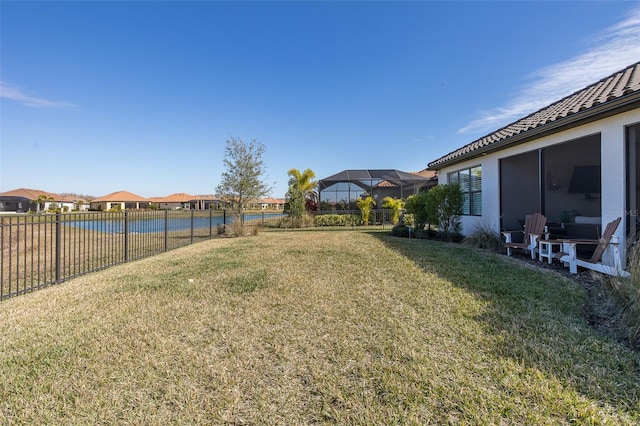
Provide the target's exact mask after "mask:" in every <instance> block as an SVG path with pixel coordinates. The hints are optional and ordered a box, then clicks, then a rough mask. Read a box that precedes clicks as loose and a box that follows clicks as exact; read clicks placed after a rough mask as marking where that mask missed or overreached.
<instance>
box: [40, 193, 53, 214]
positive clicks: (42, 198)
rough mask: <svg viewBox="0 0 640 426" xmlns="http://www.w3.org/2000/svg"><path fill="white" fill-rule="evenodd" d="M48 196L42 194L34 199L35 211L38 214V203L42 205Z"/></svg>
mask: <svg viewBox="0 0 640 426" xmlns="http://www.w3.org/2000/svg"><path fill="white" fill-rule="evenodd" d="M49 198H51V197H48V196H46V195H44V194H42V195H39V196H38V199H37V200H36V213H38V214H39V213H40V205H41V204H42V207H44V202H45V201H47V200H48V199H49Z"/></svg>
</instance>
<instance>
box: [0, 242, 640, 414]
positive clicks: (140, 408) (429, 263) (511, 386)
mask: <svg viewBox="0 0 640 426" xmlns="http://www.w3.org/2000/svg"><path fill="white" fill-rule="evenodd" d="M584 303H585V296H584V293H583V290H582V288H580V287H579V286H578V285H576V284H575V283H573V282H571V281H568V280H566V279H563V278H561V277H559V276H558V275H555V274H553V273H550V272H547V271H537V270H534V269H532V268H527V267H520V266H518V264H517V263H516V262H512V261H510V260H509V259H507V258H506V257H505V256H502V255H495V254H491V253H487V252H483V251H478V250H472V249H469V248H465V247H462V246H459V245H444V244H441V243H437V242H433V241H426V240H407V239H396V238H393V237H391V236H389V235H388V233H382V232H371V233H363V232H351V231H343V232H277V233H276V232H270V233H262V234H260V235H258V236H255V237H248V238H239V239H215V240H210V241H206V242H202V243H199V244H195V245H192V246H189V247H184V248H181V249H177V250H174V251H171V252H168V253H164V254H161V255H158V256H155V257H153V258H147V259H144V260H140V261H137V262H132V263H129V264H125V265H121V266H117V267H114V268H111V269H108V270H105V271H102V272H98V273H94V274H91V275H87V276H84V277H81V278H78V279H75V280H72V281H69V282H66V283H64V284H61V285H59V286H56V287H51V288H49V289H45V290H41V291H38V292H35V293H32V294H27V295H24V296H20V297H18V298H13V299H9V300H6V301H3V302H2V303H0V318H1V323H0V366H1V369H0V419H1V420H0V424H4V423H8V424H51V423H61V424H97V423H108V424H163V425H164V424H223V423H232V424H287V425H290V424H309V423H338V424H362V425H369V424H398V423H400V424H425V423H430V422H431V423H435V424H443V423H445V424H446V423H455V424H460V423H467V424H514V423H515V424H564V423H578V424H584V423H588V424H592V423H593V424H637V423H638V422H640V401H639V399H640V354H638V353H637V352H633V351H631V350H629V349H628V348H626V347H624V346H622V345H620V344H618V343H616V342H615V341H613V340H611V339H610V338H608V337H606V336H604V335H602V334H599V333H598V332H596V331H594V330H592V329H591V328H590V327H589V325H588V324H587V322H586V320H585V319H584V318H583V316H582V308H583V304H584Z"/></svg>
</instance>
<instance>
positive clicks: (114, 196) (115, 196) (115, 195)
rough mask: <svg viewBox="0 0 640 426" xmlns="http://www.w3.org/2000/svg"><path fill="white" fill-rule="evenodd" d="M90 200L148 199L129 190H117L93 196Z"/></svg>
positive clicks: (125, 200)
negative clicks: (96, 196)
mask: <svg viewBox="0 0 640 426" xmlns="http://www.w3.org/2000/svg"><path fill="white" fill-rule="evenodd" d="M92 201H93V202H102V201H115V202H117V201H121V202H127V201H129V202H132V201H149V199H148V198H144V197H141V196H139V195H136V194H132V193H131V192H127V191H118V192H112V193H111V194H107V195H103V196H102V197H98V198H95V199H94V200H92Z"/></svg>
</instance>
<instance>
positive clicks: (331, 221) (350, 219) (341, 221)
mask: <svg viewBox="0 0 640 426" xmlns="http://www.w3.org/2000/svg"><path fill="white" fill-rule="evenodd" d="M313 223H314V225H315V226H353V225H359V224H361V223H362V221H361V219H360V217H359V216H357V215H352V214H321V215H318V216H316V217H315V218H314V220H313Z"/></svg>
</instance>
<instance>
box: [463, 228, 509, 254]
mask: <svg viewBox="0 0 640 426" xmlns="http://www.w3.org/2000/svg"><path fill="white" fill-rule="evenodd" d="M463 243H464V244H465V245H468V246H471V247H477V248H481V249H487V250H491V251H500V250H502V248H503V247H504V242H503V241H502V237H501V236H500V234H499V233H498V232H496V231H494V230H493V228H491V226H490V225H489V224H488V223H482V224H478V225H476V226H475V228H474V229H473V231H472V232H471V233H470V234H469V235H467V237H466V238H464V240H463Z"/></svg>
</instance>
